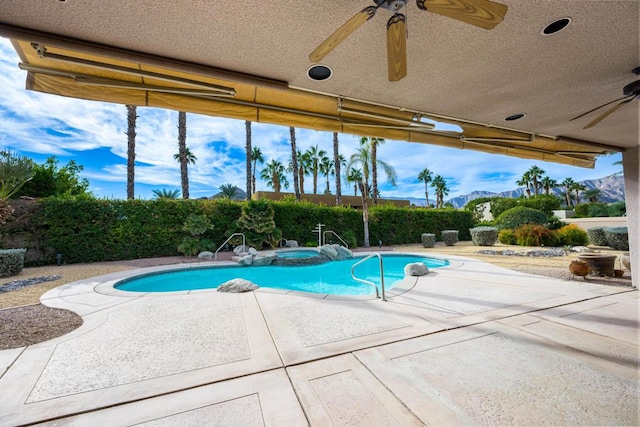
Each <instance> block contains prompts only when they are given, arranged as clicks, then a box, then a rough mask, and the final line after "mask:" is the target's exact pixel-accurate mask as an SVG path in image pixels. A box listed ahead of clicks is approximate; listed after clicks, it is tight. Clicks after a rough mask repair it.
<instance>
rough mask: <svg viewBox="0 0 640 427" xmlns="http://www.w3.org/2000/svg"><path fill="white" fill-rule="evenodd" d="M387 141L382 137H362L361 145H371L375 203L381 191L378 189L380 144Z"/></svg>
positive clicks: (372, 190) (372, 191)
mask: <svg viewBox="0 0 640 427" xmlns="http://www.w3.org/2000/svg"><path fill="white" fill-rule="evenodd" d="M384 143H385V140H384V139H382V138H367V137H362V138H360V145H369V146H370V147H371V177H372V183H373V185H372V188H371V193H372V194H373V204H374V205H375V204H377V203H378V195H379V194H380V192H379V191H378V145H382V144H384Z"/></svg>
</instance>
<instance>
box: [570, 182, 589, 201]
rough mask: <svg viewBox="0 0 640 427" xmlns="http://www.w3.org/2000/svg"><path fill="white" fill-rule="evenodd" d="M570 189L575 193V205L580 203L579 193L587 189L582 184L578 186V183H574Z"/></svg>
mask: <svg viewBox="0 0 640 427" xmlns="http://www.w3.org/2000/svg"><path fill="white" fill-rule="evenodd" d="M571 189H572V190H573V191H575V192H576V205H577V204H579V203H580V192H581V191H584V190H586V189H587V187H585V186H584V184H580V183H579V182H574V183H573V185H572V186H571Z"/></svg>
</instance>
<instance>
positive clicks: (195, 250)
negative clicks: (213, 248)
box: [178, 237, 202, 256]
mask: <svg viewBox="0 0 640 427" xmlns="http://www.w3.org/2000/svg"><path fill="white" fill-rule="evenodd" d="M201 250H202V245H200V239H197V238H195V237H185V238H184V239H182V242H180V244H179V245H178V252H180V253H182V254H184V255H185V256H196V255H198V254H199V253H200V252H201Z"/></svg>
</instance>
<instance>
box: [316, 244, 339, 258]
mask: <svg viewBox="0 0 640 427" xmlns="http://www.w3.org/2000/svg"><path fill="white" fill-rule="evenodd" d="M319 251H320V253H321V254H323V255H326V256H327V258H329V259H330V260H331V261H335V260H337V259H338V251H337V250H335V248H334V247H333V246H331V245H324V246H320V248H319Z"/></svg>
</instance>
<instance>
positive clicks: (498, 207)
mask: <svg viewBox="0 0 640 427" xmlns="http://www.w3.org/2000/svg"><path fill="white" fill-rule="evenodd" d="M561 204H562V199H560V198H559V197H558V196H556V195H553V194H549V195H547V194H540V195H538V196H533V197H530V198H526V197H519V198H517V199H511V198H501V197H495V198H493V199H492V200H491V214H492V215H493V217H494V218H497V217H498V216H500V214H502V213H503V212H505V211H507V210H509V209H512V208H514V207H517V206H521V207H526V208H531V209H537V210H539V211H542V212H544V213H545V214H547V216H550V215H552V214H553V210H554V209H560V206H561Z"/></svg>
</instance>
